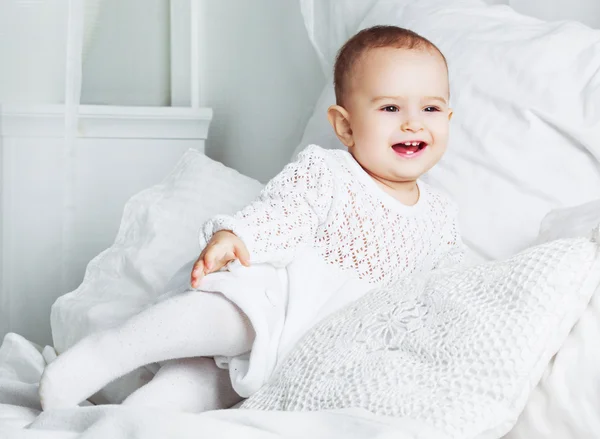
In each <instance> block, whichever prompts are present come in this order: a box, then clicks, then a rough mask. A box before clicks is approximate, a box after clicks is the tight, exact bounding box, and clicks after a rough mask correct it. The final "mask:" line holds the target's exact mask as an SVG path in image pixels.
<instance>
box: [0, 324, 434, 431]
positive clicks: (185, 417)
mask: <svg viewBox="0 0 600 439" xmlns="http://www.w3.org/2000/svg"><path fill="white" fill-rule="evenodd" d="M45 354H46V355H47V354H48V349H46V351H45ZM44 363H45V360H44V356H43V355H42V352H41V349H40V348H39V346H35V345H33V344H32V343H30V342H29V341H27V340H26V339H24V338H23V337H21V336H19V335H16V334H9V335H7V336H6V338H5V340H4V343H3V345H2V347H0V438H2V439H22V438H23V439H25V438H27V439H56V438H61V439H71V438H81V439H107V438H110V439H131V438H144V439H164V438H169V439H187V438H189V439H192V438H194V439H199V438H205V437H206V438H214V437H218V438H223V439H228V438H231V439H234V438H235V439H237V438H241V437H243V438H256V439H272V438H291V437H296V438H298V437H301V438H314V439H319V438H323V439H325V438H327V439H336V438H340V439H364V438H388V437H389V438H395V439H434V438H435V439H444V435H442V434H440V433H439V432H438V431H435V430H433V429H432V428H431V427H428V426H426V425H423V424H420V423H418V422H413V421H411V420H401V419H393V418H387V417H381V416H375V415H373V414H371V413H369V412H367V411H364V410H359V409H347V410H336V411H321V412H275V411H272V412H267V411H253V410H220V411H213V412H206V413H203V414H189V413H180V412H169V411H165V410H158V409H148V408H133V407H127V406H120V405H102V406H88V407H80V408H75V409H67V410H54V411H48V412H43V413H41V414H40V410H39V403H38V402H37V400H36V399H35V391H36V390H37V381H39V377H40V376H41V373H42V370H43V365H44ZM32 395H33V398H32Z"/></svg>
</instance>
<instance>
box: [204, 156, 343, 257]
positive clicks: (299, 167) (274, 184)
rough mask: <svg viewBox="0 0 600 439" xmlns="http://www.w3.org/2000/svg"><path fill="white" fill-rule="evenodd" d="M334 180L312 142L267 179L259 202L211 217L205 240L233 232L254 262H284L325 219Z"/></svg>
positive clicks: (205, 228) (323, 157)
mask: <svg viewBox="0 0 600 439" xmlns="http://www.w3.org/2000/svg"><path fill="white" fill-rule="evenodd" d="M333 180H334V179H333V174H332V171H331V169H330V167H329V166H328V164H327V162H326V156H325V154H324V152H323V151H322V150H321V149H320V148H319V147H316V146H310V147H308V148H307V149H306V150H304V151H303V152H302V153H301V154H300V155H299V157H298V160H297V161H296V162H293V163H290V164H289V165H287V166H286V167H285V168H284V169H283V171H281V172H280V173H279V174H278V175H277V176H276V177H275V178H273V179H272V180H271V181H269V183H267V185H266V186H265V188H264V190H263V191H262V193H261V194H260V196H259V198H258V199H257V200H256V201H255V202H253V203H252V204H250V205H249V206H247V207H245V208H244V209H243V210H241V211H240V212H238V213H236V214H235V215H233V216H227V215H220V216H217V217H215V218H213V219H212V220H210V221H208V222H207V223H206V224H205V225H204V227H203V230H202V233H201V241H204V242H210V241H211V239H212V238H213V236H214V235H215V234H216V233H217V232H219V231H223V230H227V231H231V232H232V233H233V234H234V235H235V236H237V237H238V238H239V239H240V240H241V242H242V243H243V244H244V245H245V248H246V249H247V251H248V254H249V260H250V262H252V263H265V262H268V263H272V264H275V265H278V266H285V265H286V264H287V263H288V262H289V261H290V260H291V259H292V257H293V255H294V252H295V250H296V248H297V247H298V245H300V244H303V243H308V242H311V240H313V239H314V237H315V234H316V231H317V228H318V226H319V225H320V224H322V223H323V222H325V221H326V219H327V216H328V214H329V210H330V208H331V204H332V199H333V191H334V186H333Z"/></svg>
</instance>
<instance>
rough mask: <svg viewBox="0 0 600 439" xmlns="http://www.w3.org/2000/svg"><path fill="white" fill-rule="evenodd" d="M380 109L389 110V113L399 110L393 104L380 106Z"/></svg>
mask: <svg viewBox="0 0 600 439" xmlns="http://www.w3.org/2000/svg"><path fill="white" fill-rule="evenodd" d="M382 110H383V111H387V112H390V113H395V112H397V111H400V109H399V108H398V107H397V106H395V105H386V106H385V107H383V108H382Z"/></svg>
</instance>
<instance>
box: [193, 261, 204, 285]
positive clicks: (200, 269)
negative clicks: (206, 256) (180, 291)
mask: <svg viewBox="0 0 600 439" xmlns="http://www.w3.org/2000/svg"><path fill="white" fill-rule="evenodd" d="M203 277H204V262H203V261H202V260H198V261H196V263H195V264H194V268H193V269H192V279H191V284H192V288H198V285H199V284H200V281H201V280H202V278H203Z"/></svg>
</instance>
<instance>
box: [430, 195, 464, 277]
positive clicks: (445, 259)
mask: <svg viewBox="0 0 600 439" xmlns="http://www.w3.org/2000/svg"><path fill="white" fill-rule="evenodd" d="M465 254H466V248H465V245H464V243H463V241H462V238H461V236H460V230H459V227H458V208H457V207H456V205H455V204H454V203H451V204H450V206H449V208H448V210H447V218H446V221H445V225H444V229H443V231H442V241H441V245H440V249H439V255H438V259H437V261H436V263H435V266H434V268H435V269H438V268H449V267H454V266H456V265H460V264H462V263H463V261H464V260H465Z"/></svg>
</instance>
